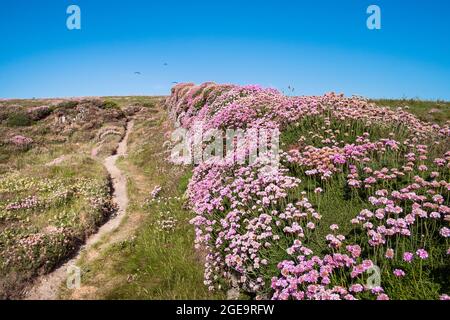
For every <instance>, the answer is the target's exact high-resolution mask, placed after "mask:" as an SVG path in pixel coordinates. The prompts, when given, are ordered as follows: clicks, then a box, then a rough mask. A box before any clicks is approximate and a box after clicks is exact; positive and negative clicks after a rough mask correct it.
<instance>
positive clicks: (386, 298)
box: [377, 293, 389, 300]
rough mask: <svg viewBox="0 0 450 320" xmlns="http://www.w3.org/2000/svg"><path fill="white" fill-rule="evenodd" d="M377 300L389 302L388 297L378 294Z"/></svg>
mask: <svg viewBox="0 0 450 320" xmlns="http://www.w3.org/2000/svg"><path fill="white" fill-rule="evenodd" d="M377 300H389V296H388V295H387V294H385V293H382V294H379V295H378V297H377Z"/></svg>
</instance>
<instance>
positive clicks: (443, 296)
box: [439, 294, 450, 300]
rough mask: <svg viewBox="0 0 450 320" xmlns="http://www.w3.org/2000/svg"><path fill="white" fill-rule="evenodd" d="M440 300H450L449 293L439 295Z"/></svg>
mask: <svg viewBox="0 0 450 320" xmlns="http://www.w3.org/2000/svg"><path fill="white" fill-rule="evenodd" d="M439 299H440V300H450V296H449V295H447V294H443V295H441V296H440V297H439Z"/></svg>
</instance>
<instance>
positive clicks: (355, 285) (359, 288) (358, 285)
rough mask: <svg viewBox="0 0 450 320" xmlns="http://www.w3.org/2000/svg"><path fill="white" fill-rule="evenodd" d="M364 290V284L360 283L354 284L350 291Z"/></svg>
mask: <svg viewBox="0 0 450 320" xmlns="http://www.w3.org/2000/svg"><path fill="white" fill-rule="evenodd" d="M363 290H364V287H363V286H362V285H360V284H359V283H357V284H353V285H352V286H351V287H350V291H351V292H355V293H358V292H362V291H363Z"/></svg>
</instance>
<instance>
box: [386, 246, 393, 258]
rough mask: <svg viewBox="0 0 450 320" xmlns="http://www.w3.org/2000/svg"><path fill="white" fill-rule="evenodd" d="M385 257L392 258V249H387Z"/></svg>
mask: <svg viewBox="0 0 450 320" xmlns="http://www.w3.org/2000/svg"><path fill="white" fill-rule="evenodd" d="M385 257H386V259H393V258H394V249H390V248H389V249H387V250H386V254H385Z"/></svg>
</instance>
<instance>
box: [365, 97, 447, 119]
mask: <svg viewBox="0 0 450 320" xmlns="http://www.w3.org/2000/svg"><path fill="white" fill-rule="evenodd" d="M371 101H372V102H375V103H376V104H377V105H379V106H385V107H390V108H398V107H402V108H404V107H409V109H407V110H408V111H409V112H411V113H413V114H415V115H416V116H417V117H418V118H419V119H421V120H423V121H428V122H435V123H438V124H443V123H445V122H446V121H449V120H450V102H448V101H440V100H437V101H426V100H419V99H374V100H371Z"/></svg>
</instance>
